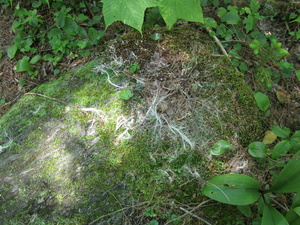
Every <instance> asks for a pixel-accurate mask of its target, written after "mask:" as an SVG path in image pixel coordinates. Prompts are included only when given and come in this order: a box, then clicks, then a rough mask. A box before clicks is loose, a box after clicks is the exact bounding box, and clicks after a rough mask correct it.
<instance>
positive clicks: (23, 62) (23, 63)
mask: <svg viewBox="0 0 300 225" xmlns="http://www.w3.org/2000/svg"><path fill="white" fill-rule="evenodd" d="M25 71H27V72H29V71H32V68H31V65H30V63H29V61H28V59H27V57H26V56H24V57H23V58H22V59H20V60H19V61H18V62H17V65H16V72H25Z"/></svg>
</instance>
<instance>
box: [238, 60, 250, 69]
mask: <svg viewBox="0 0 300 225" xmlns="http://www.w3.org/2000/svg"><path fill="white" fill-rule="evenodd" d="M239 69H240V70H241V71H248V66H247V65H246V63H244V62H241V64H240V65H239Z"/></svg>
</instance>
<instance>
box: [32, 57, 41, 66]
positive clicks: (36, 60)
mask: <svg viewBox="0 0 300 225" xmlns="http://www.w3.org/2000/svg"><path fill="white" fill-rule="evenodd" d="M41 59H42V56H40V55H36V56H34V57H33V58H32V59H31V60H30V64H35V63H36V62H38V61H40V60H41Z"/></svg>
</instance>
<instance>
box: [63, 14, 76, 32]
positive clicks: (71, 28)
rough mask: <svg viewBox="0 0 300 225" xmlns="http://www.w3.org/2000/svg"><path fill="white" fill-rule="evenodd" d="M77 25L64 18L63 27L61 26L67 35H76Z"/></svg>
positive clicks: (72, 20) (71, 20)
mask: <svg viewBox="0 0 300 225" xmlns="http://www.w3.org/2000/svg"><path fill="white" fill-rule="evenodd" d="M78 28H79V26H78V24H77V23H76V22H75V21H74V19H71V18H69V17H66V18H65V25H64V26H63V30H64V31H65V32H66V33H67V34H69V35H76V34H77V33H78Z"/></svg>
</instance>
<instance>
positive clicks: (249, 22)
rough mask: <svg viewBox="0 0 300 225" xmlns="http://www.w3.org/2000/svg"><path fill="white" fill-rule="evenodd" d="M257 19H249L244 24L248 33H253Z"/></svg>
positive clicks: (250, 17)
mask: <svg viewBox="0 0 300 225" xmlns="http://www.w3.org/2000/svg"><path fill="white" fill-rule="evenodd" d="M255 21H256V20H255V19H254V18H253V17H252V16H249V17H247V18H246V19H244V21H243V24H246V26H245V29H246V33H249V31H251V30H252V29H253V27H254V25H255Z"/></svg>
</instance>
